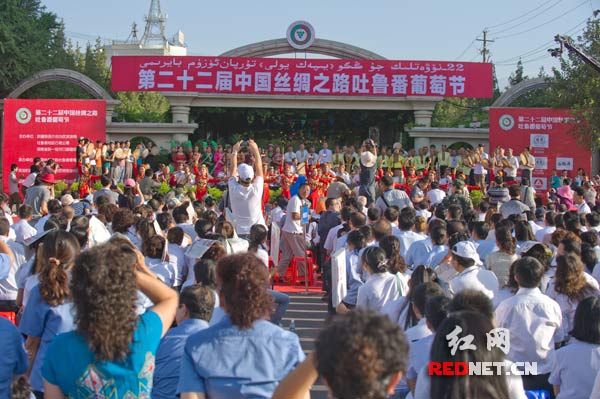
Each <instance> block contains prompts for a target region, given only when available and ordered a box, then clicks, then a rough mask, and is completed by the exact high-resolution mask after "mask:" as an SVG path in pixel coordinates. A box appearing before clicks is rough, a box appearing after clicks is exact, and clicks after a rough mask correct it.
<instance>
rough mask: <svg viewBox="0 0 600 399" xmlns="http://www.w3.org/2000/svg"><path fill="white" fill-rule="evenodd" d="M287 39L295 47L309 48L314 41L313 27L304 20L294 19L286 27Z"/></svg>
mask: <svg viewBox="0 0 600 399" xmlns="http://www.w3.org/2000/svg"><path fill="white" fill-rule="evenodd" d="M286 38H287V41H288V43H289V44H290V46H292V47H293V48H295V49H298V50H304V49H307V48H309V47H310V46H311V45H312V44H313V42H314V41H315V28H313V26H312V25H311V24H309V23H308V22H306V21H296V22H292V24H291V25H290V26H289V27H288V29H287V35H286Z"/></svg>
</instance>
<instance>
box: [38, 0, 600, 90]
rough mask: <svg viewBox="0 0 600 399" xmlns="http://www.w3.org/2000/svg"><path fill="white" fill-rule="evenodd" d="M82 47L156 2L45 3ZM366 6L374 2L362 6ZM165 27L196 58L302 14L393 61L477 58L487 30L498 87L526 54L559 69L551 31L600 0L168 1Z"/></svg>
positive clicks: (281, 31)
mask: <svg viewBox="0 0 600 399" xmlns="http://www.w3.org/2000/svg"><path fill="white" fill-rule="evenodd" d="M43 3H44V4H45V5H46V7H47V8H48V9H49V10H50V11H53V12H55V13H56V14H58V15H59V16H60V17H62V18H63V19H64V21H65V25H66V31H67V35H68V36H69V37H71V38H72V39H73V40H74V41H78V42H79V43H80V44H82V45H83V44H85V43H86V42H87V41H94V38H95V37H97V36H100V37H101V38H102V39H103V40H110V39H122V40H123V39H126V38H127V36H128V35H129V33H130V30H131V24H132V22H134V21H135V22H137V24H138V27H139V28H138V29H139V30H140V31H141V32H143V29H144V15H145V14H147V13H148V9H149V6H150V0H103V1H98V0H77V1H73V0H70V1H67V0H44V1H43ZM365 4H366V5H367V6H365ZM161 7H162V11H163V13H166V14H167V15H168V20H167V24H166V33H167V36H168V37H171V36H172V35H173V34H174V33H175V32H177V31H178V30H182V31H183V32H184V33H185V40H186V42H187V44H188V54H190V55H218V54H221V53H223V52H225V51H227V50H230V49H233V48H235V47H238V46H241V45H245V44H249V43H253V42H257V41H262V40H268V39H276V38H282V37H284V36H285V32H286V29H287V26H288V25H289V24H290V23H291V22H293V21H295V20H306V21H308V22H310V23H311V24H312V25H313V26H314V28H315V31H316V36H317V37H320V38H323V39H330V40H337V41H341V42H346V43H349V44H353V45H356V46H359V47H363V48H365V49H368V50H371V51H373V52H376V53H378V54H381V55H382V56H384V57H386V58H388V59H397V60H438V61H457V60H461V61H480V60H481V55H480V54H479V50H480V49H481V42H478V41H474V39H476V38H481V32H482V31H483V29H484V28H486V27H488V28H489V34H488V38H489V39H492V40H495V41H494V42H493V43H490V51H491V59H492V61H493V62H494V63H495V64H496V71H497V76H498V79H499V80H500V85H501V87H504V86H505V85H506V84H507V83H506V82H507V79H508V76H509V75H510V73H511V72H513V71H514V70H515V68H516V66H515V64H516V62H517V61H518V57H519V56H520V55H522V59H523V62H524V67H525V72H526V74H528V75H530V76H531V75H537V73H538V71H539V68H540V67H542V66H543V67H544V68H545V69H546V71H550V70H551V68H552V67H553V66H558V62H557V61H556V59H553V58H552V57H550V55H549V54H548V52H547V51H546V49H548V48H550V47H555V43H554V42H553V38H554V35H556V34H557V33H560V34H565V33H570V34H572V35H573V36H576V35H577V33H580V32H581V29H582V28H583V27H584V26H585V23H584V21H585V19H586V18H588V17H590V16H591V15H592V11H593V10H596V9H600V0H502V1H489V0H451V1H448V0H430V1H427V0H422V1H407V0H373V1H370V2H362V1H360V2H359V1H355V0H352V1H351V0H345V1H341V0H320V1H315V0H303V1H298V2H292V1H275V0H255V1H242V0H235V1H234V0H231V1H228V0H222V1H212V2H209V1H199V0H161Z"/></svg>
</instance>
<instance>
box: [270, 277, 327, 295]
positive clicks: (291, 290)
mask: <svg viewBox="0 0 600 399" xmlns="http://www.w3.org/2000/svg"><path fill="white" fill-rule="evenodd" d="M321 287H322V282H321V280H320V279H317V280H315V284H314V285H310V284H309V286H308V292H309V293H311V294H324V292H323V291H322V289H321ZM274 290H275V291H279V292H285V293H286V294H298V293H301V292H305V291H306V286H305V285H304V281H303V280H300V281H299V282H298V283H297V284H295V285H291V284H288V283H283V284H280V283H277V284H275V288H274Z"/></svg>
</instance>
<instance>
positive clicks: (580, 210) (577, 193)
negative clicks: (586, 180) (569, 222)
mask: <svg viewBox="0 0 600 399" xmlns="http://www.w3.org/2000/svg"><path fill="white" fill-rule="evenodd" d="M584 195H585V192H584V189H583V187H577V188H576V189H575V190H573V204H574V205H575V207H576V208H577V214H578V215H585V214H587V213H591V212H592V210H591V209H590V206H589V205H588V204H587V202H585V197H584Z"/></svg>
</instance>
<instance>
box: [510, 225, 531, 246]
mask: <svg viewBox="0 0 600 399" xmlns="http://www.w3.org/2000/svg"><path fill="white" fill-rule="evenodd" d="M515 238H516V240H517V248H521V245H523V244H524V243H525V242H527V241H534V240H535V235H534V234H533V230H531V226H530V225H529V223H528V222H527V221H525V220H519V221H518V222H517V223H515Z"/></svg>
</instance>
